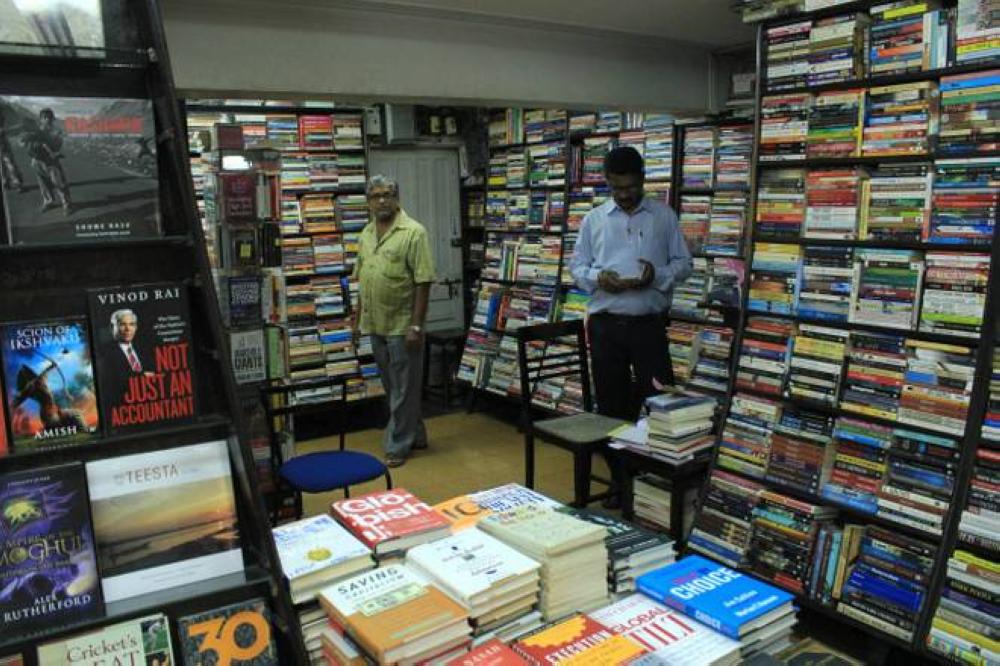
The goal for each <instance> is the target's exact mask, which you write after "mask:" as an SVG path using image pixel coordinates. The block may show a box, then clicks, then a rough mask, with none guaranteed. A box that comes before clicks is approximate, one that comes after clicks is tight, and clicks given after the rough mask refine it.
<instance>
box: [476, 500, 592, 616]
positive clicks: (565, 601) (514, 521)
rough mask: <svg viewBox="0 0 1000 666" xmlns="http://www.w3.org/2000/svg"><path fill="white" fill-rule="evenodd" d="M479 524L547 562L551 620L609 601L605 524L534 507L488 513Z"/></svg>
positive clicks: (545, 611)
mask: <svg viewBox="0 0 1000 666" xmlns="http://www.w3.org/2000/svg"><path fill="white" fill-rule="evenodd" d="M479 526H480V527H481V528H482V529H483V530H484V531H485V532H487V533H488V534H491V535H493V536H495V537H496V538H498V539H500V540H501V541H503V542H505V543H507V544H509V545H511V546H513V547H515V548H517V549H518V550H520V551H521V552H522V553H524V554H525V555H527V556H528V557H530V558H531V559H533V560H535V561H536V562H539V563H540V564H541V565H542V577H541V585H542V593H541V601H540V603H539V609H540V610H541V611H542V616H543V617H544V618H545V619H546V620H552V619H555V618H559V617H563V616H564V615H566V614H567V613H569V612H571V611H573V610H591V609H594V608H598V607H600V606H602V605H604V604H605V603H607V598H608V586H607V562H608V552H607V548H606V547H605V545H604V540H605V538H606V537H607V530H605V529H604V528H602V527H599V526H597V525H593V524H591V523H587V522H584V521H582V520H578V519H576V518H573V517H572V516H568V515H566V514H563V513H558V512H555V511H552V510H549V509H545V508H540V507H538V506H531V505H529V506H523V507H520V508H518V509H515V510H513V511H508V512H506V513H494V514H492V515H489V516H486V517H485V518H483V519H482V520H481V521H480V522H479Z"/></svg>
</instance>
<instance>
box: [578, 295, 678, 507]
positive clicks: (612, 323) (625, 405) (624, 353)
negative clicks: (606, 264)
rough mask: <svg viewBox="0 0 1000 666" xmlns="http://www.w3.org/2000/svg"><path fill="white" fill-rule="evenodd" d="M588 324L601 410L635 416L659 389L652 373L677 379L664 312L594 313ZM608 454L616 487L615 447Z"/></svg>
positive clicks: (664, 380)
mask: <svg viewBox="0 0 1000 666" xmlns="http://www.w3.org/2000/svg"><path fill="white" fill-rule="evenodd" d="M588 328H589V338H590V362H591V367H592V369H593V373H594V391H595V394H596V395H595V397H596V398H597V411H598V413H600V414H604V415H605V416H612V417H615V418H619V419H623V420H625V421H632V422H634V421H635V420H636V419H637V418H638V417H639V410H640V408H641V407H642V403H643V401H644V400H645V399H646V398H648V397H649V396H651V395H653V394H655V393H658V391H657V390H656V388H654V387H653V378H654V377H655V378H656V380H657V381H659V382H660V383H661V384H664V385H668V386H669V385H672V384H673V383H674V375H673V369H672V368H671V366H670V345H669V343H668V341H667V319H666V316H665V315H663V314H652V315H640V316H630V315H616V314H611V313H604V312H598V313H595V314H592V315H590V317H589V322H588ZM606 457H607V459H608V466H609V467H610V468H611V475H612V479H613V481H614V485H615V490H620V489H621V488H622V485H623V481H624V478H623V477H624V473H623V470H622V468H621V465H619V464H617V463H616V462H615V461H614V458H613V454H612V452H611V451H606Z"/></svg>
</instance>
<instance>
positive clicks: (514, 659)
mask: <svg viewBox="0 0 1000 666" xmlns="http://www.w3.org/2000/svg"><path fill="white" fill-rule="evenodd" d="M527 663H528V662H526V661H525V660H524V659H521V658H520V657H519V656H517V653H516V652H514V651H513V650H511V649H510V648H509V647H507V646H506V645H505V644H503V643H502V642H501V641H499V640H498V639H496V638H494V639H493V640H491V641H487V642H485V643H483V644H482V645H480V646H479V647H476V648H473V649H472V650H471V651H470V652H468V653H467V654H463V655H461V656H459V657H455V658H454V659H452V660H451V661H449V662H447V663H446V664H445V666H526V665H527Z"/></svg>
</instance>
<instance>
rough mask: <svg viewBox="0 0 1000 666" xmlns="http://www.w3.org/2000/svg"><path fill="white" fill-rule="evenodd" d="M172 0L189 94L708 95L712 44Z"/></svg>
mask: <svg viewBox="0 0 1000 666" xmlns="http://www.w3.org/2000/svg"><path fill="white" fill-rule="evenodd" d="M539 1H544V0H539ZM162 4H163V13H164V17H165V23H166V32H167V39H168V47H169V49H170V57H171V59H172V61H173V67H174V76H175V79H176V84H177V86H178V88H180V89H181V91H182V92H184V91H187V92H195V93H198V94H206V93H208V94H211V93H216V94H224V93H228V94H235V93H239V92H255V93H260V94H261V96H264V95H271V96H281V94H282V93H284V94H313V95H320V94H325V95H337V96H348V97H355V98H361V99H373V98H374V99H397V100H426V101H442V102H452V103H465V104H505V103H512V104H550V105H566V106H572V107H579V108H588V107H597V106H610V107H615V108H627V109H640V110H642V109H647V110H669V111H676V112H685V111H699V110H702V109H704V108H705V107H706V105H707V103H708V96H709V92H708V90H709V56H708V52H707V51H706V50H704V49H702V48H700V47H695V46H691V45H684V44H678V43H671V42H666V41H664V40H660V39H656V38H641V37H631V36H626V35H624V34H612V33H607V32H599V31H579V32H576V31H572V32H571V31H569V30H568V29H567V30H563V29H548V28H544V27H539V26H538V25H528V24H526V25H512V24H496V23H486V22H475V21H464V20H456V19H454V18H451V17H449V16H448V15H447V14H443V13H441V14H434V15H418V14H415V13H412V12H410V13H405V12H401V13H398V14H397V13H386V12H373V11H371V10H367V9H364V8H363V7H360V6H358V5H354V6H347V7H340V8H327V7H323V8H320V7H317V6H315V5H312V4H309V3H303V4H302V5H301V6H296V5H297V3H296V2H295V1H294V0H292V1H289V0H274V1H272V2H265V1H263V0H242V1H233V0H200V1H198V0H163V2H162ZM330 4H340V3H335V2H331V3H330Z"/></svg>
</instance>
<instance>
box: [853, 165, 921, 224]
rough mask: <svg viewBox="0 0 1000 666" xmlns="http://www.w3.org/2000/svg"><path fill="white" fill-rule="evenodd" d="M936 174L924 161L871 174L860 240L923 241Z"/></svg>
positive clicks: (888, 166) (889, 167) (884, 166)
mask: <svg viewBox="0 0 1000 666" xmlns="http://www.w3.org/2000/svg"><path fill="white" fill-rule="evenodd" d="M933 178H934V172H933V170H932V168H931V166H930V165H928V164H926V163H922V162H914V163H908V164H880V165H879V166H877V167H876V168H875V169H874V170H872V171H871V178H870V180H869V190H870V195H869V198H868V209H867V211H865V214H864V215H863V216H862V218H861V229H860V233H859V236H858V237H859V238H860V239H861V240H880V241H892V242H917V241H920V240H921V238H922V236H923V233H924V229H925V228H927V226H928V224H929V222H930V219H931V181H932V180H933Z"/></svg>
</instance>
